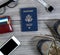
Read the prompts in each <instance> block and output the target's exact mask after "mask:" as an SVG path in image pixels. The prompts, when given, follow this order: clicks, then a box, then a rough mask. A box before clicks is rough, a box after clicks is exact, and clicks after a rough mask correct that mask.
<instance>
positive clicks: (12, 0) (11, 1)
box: [0, 0, 18, 15]
mask: <svg viewBox="0 0 60 55" xmlns="http://www.w3.org/2000/svg"><path fill="white" fill-rule="evenodd" d="M17 4H18V0H8V1H7V2H5V3H3V4H2V5H0V15H2V14H4V13H5V11H6V6H7V7H9V8H14V7H15V6H17Z"/></svg>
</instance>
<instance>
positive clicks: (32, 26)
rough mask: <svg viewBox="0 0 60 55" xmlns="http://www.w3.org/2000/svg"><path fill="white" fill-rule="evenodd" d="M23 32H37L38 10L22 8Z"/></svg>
mask: <svg viewBox="0 0 60 55" xmlns="http://www.w3.org/2000/svg"><path fill="white" fill-rule="evenodd" d="M20 13H21V14H20V16H21V31H23V32H24V31H37V30H38V27H37V8H35V7H33V8H21V10H20Z"/></svg>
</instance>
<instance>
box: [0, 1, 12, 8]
mask: <svg viewBox="0 0 60 55" xmlns="http://www.w3.org/2000/svg"><path fill="white" fill-rule="evenodd" d="M11 2H13V0H9V1H7V2H6V3H4V4H2V5H0V8H2V7H5V6H7V5H8V4H9V3H11Z"/></svg>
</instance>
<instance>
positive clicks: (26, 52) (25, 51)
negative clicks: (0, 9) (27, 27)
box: [0, 0, 60, 55]
mask: <svg viewBox="0 0 60 55" xmlns="http://www.w3.org/2000/svg"><path fill="white" fill-rule="evenodd" d="M45 1H46V2H47V3H48V4H51V5H52V6H53V7H54V8H55V9H54V11H53V12H52V13H49V12H46V10H45V8H44V7H43V6H42V5H41V4H40V3H39V2H38V1H37V0H19V2H18V6H17V7H15V8H12V9H11V8H8V7H6V8H7V9H6V12H5V14H3V15H9V16H11V19H12V24H13V25H12V26H13V29H14V32H12V33H6V34H0V46H1V45H2V44H3V43H4V42H5V41H6V40H8V39H9V38H10V37H11V36H12V35H14V36H16V38H17V39H18V40H19V41H21V46H19V47H18V48H17V49H16V50H15V51H14V52H13V53H11V55H40V53H38V51H37V49H36V44H34V43H36V41H33V38H34V37H35V36H40V35H51V33H50V32H49V29H48V28H47V27H46V25H45V24H44V22H43V21H42V20H46V19H60V0H45ZM23 7H37V13H38V14H37V15H38V31H35V32H34V31H33V32H21V18H20V14H19V11H20V9H21V8H23ZM27 33H28V34H27ZM37 41H38V40H37Z"/></svg>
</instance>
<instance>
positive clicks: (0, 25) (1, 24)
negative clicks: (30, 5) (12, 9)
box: [0, 16, 13, 34]
mask: <svg viewBox="0 0 60 55" xmlns="http://www.w3.org/2000/svg"><path fill="white" fill-rule="evenodd" d="M12 31H13V28H12V24H11V18H10V16H2V17H0V34H3V33H8V32H12Z"/></svg>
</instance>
